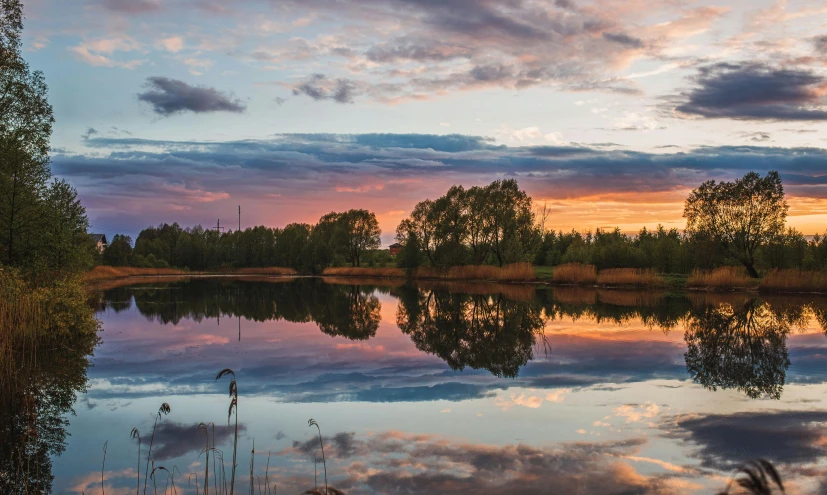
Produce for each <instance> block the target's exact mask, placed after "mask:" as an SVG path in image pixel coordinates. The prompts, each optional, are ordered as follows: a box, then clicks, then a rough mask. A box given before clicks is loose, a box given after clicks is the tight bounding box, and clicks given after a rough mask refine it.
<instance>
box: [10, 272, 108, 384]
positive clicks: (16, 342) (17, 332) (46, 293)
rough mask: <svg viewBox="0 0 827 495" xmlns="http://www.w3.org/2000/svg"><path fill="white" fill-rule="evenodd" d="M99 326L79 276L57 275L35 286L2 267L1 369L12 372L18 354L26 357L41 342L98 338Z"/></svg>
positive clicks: (56, 342)
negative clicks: (50, 280) (49, 280)
mask: <svg viewBox="0 0 827 495" xmlns="http://www.w3.org/2000/svg"><path fill="white" fill-rule="evenodd" d="M98 329H99V322H98V321H97V320H96V319H95V315H94V311H93V309H92V308H91V307H90V306H89V305H88V304H87V294H86V291H85V289H84V286H83V283H82V282H81V281H80V279H78V278H64V279H56V280H53V281H52V282H51V283H50V284H49V285H45V286H39V287H35V286H33V285H31V284H30V283H28V282H27V281H25V280H23V279H22V278H20V277H19V276H17V275H16V274H15V273H14V272H13V271H10V270H6V269H3V268H0V373H2V372H11V371H12V370H11V368H12V367H13V366H14V364H13V363H14V361H15V356H16V357H17V358H22V359H23V360H25V359H26V356H27V355H29V354H33V353H34V351H36V350H37V347H38V346H39V345H41V344H44V343H55V344H58V343H60V344H63V345H65V344H66V343H71V342H72V340H73V339H76V338H81V337H83V338H85V337H89V338H95V337H94V336H95V335H96V334H97V331H98ZM21 365H22V362H18V366H17V367H18V368H19V367H20V366H21Z"/></svg>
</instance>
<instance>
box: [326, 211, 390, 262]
mask: <svg viewBox="0 0 827 495" xmlns="http://www.w3.org/2000/svg"><path fill="white" fill-rule="evenodd" d="M337 223H338V225H339V236H340V239H341V241H342V246H343V249H344V254H345V259H346V260H347V261H348V262H350V263H351V265H352V266H360V263H361V259H362V255H364V253H365V251H369V250H371V249H378V248H379V236H380V235H382V230H380V229H379V222H378V221H377V220H376V215H374V214H373V213H372V212H370V211H367V210H348V211H346V212H344V213H342V214H340V215H339V219H338V222H337Z"/></svg>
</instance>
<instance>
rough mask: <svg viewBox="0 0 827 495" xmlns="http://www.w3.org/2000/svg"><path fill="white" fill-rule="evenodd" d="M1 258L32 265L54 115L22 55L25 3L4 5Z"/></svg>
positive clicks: (0, 27)
mask: <svg viewBox="0 0 827 495" xmlns="http://www.w3.org/2000/svg"><path fill="white" fill-rule="evenodd" d="M0 9H1V10H0V258H2V260H3V261H4V262H6V263H9V264H12V265H21V264H24V263H27V262H28V260H27V259H26V258H27V256H28V255H29V253H31V250H32V248H33V247H35V246H36V244H37V242H38V239H37V236H38V235H39V231H40V227H41V226H42V220H43V215H44V212H43V208H42V207H43V201H42V200H43V198H44V196H45V194H46V190H47V187H48V186H47V183H48V180H49V178H50V176H51V171H50V169H49V138H50V137H51V134H52V124H53V123H54V117H53V115H52V107H51V106H50V105H49V102H48V99H47V93H48V88H47V87H46V83H45V81H44V78H43V73H41V72H40V71H31V70H30V69H29V66H28V64H27V63H26V61H25V60H23V57H22V56H21V53H20V50H21V42H20V35H21V31H22V29H23V5H22V4H21V3H20V1H19V0H2V3H0Z"/></svg>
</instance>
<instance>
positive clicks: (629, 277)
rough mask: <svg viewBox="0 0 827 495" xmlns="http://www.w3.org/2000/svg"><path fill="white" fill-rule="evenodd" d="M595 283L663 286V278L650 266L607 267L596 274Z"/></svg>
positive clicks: (627, 285)
mask: <svg viewBox="0 0 827 495" xmlns="http://www.w3.org/2000/svg"><path fill="white" fill-rule="evenodd" d="M597 284H598V285H606V286H616V287H618V286H625V287H663V286H664V285H666V284H665V283H664V281H663V279H662V278H661V277H660V276H659V275H658V274H657V273H655V271H654V270H652V269H651V268H646V269H638V268H607V269H605V270H600V273H598V274H597Z"/></svg>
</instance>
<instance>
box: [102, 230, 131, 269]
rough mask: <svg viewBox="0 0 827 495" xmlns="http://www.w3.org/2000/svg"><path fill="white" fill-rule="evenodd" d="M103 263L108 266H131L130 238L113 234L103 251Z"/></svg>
mask: <svg viewBox="0 0 827 495" xmlns="http://www.w3.org/2000/svg"><path fill="white" fill-rule="evenodd" d="M103 263H104V264H105V265H108V266H132V238H131V237H129V236H128V235H121V234H115V237H113V238H112V240H111V241H110V242H109V245H108V246H107V247H106V249H105V250H104V251H103Z"/></svg>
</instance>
